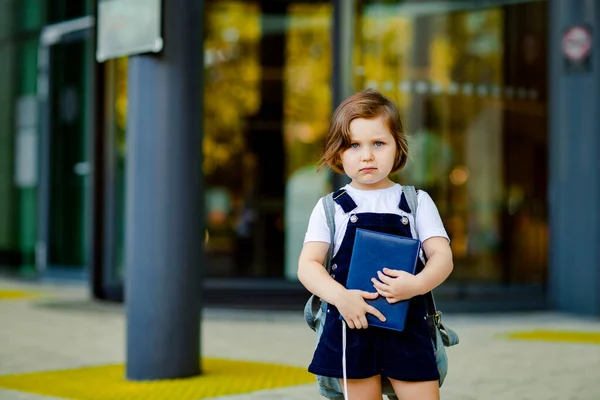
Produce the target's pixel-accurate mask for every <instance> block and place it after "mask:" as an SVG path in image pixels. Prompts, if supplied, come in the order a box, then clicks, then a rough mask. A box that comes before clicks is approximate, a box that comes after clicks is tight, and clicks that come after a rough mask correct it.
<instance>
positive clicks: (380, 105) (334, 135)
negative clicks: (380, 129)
mask: <svg viewBox="0 0 600 400" xmlns="http://www.w3.org/2000/svg"><path fill="white" fill-rule="evenodd" d="M380 116H382V117H383V118H384V121H385V123H386V125H387V127H388V129H389V130H390V133H391V134H392V136H393V137H394V141H395V142H396V162H395V163H394V167H393V168H392V171H391V173H394V172H397V171H399V170H401V169H402V168H403V167H404V166H405V165H406V160H407V158H408V140H407V138H406V134H405V133H404V128H403V126H402V121H401V120H400V113H399V112H398V108H397V107H396V106H395V105H394V103H392V102H391V101H390V100H389V99H388V98H387V97H385V96H384V95H382V94H381V93H379V92H378V91H377V90H375V89H367V90H364V91H362V92H358V93H355V94H353V95H352V96H350V97H348V98H347V99H346V100H344V101H343V102H342V103H341V104H340V105H339V106H338V107H337V108H336V110H335V112H334V113H333V116H332V117H331V122H330V124H329V133H328V135H327V140H326V141H325V152H324V153H323V156H322V157H321V160H320V162H319V166H323V165H328V166H329V167H330V168H331V169H332V170H334V171H335V172H337V173H339V174H343V173H344V167H343V166H342V157H341V154H342V153H343V152H344V151H346V150H347V149H348V148H349V147H350V144H351V142H350V123H351V122H352V121H353V120H355V119H357V118H364V119H372V118H377V117H380Z"/></svg>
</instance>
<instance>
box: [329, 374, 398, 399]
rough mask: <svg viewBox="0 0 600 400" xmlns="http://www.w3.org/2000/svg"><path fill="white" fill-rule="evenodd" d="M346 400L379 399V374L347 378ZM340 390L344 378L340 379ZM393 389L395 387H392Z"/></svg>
mask: <svg viewBox="0 0 600 400" xmlns="http://www.w3.org/2000/svg"><path fill="white" fill-rule="evenodd" d="M346 382H347V383H348V400H381V399H382V395H381V376H380V375H376V376H372V377H370V378H366V379H348V380H346ZM340 385H341V386H342V390H343V389H344V380H343V379H340ZM394 390H395V389H394Z"/></svg>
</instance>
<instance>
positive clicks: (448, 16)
mask: <svg viewBox="0 0 600 400" xmlns="http://www.w3.org/2000/svg"><path fill="white" fill-rule="evenodd" d="M480 4H481V2H477V1H471V2H469V1H467V2H410V1H403V2H399V1H385V2H384V1H361V2H360V3H359V10H358V12H357V21H356V37H355V49H354V51H355V66H354V82H355V87H356V88H357V89H360V88H367V87H374V88H377V89H379V90H381V91H382V92H383V93H384V94H385V95H387V96H389V97H390V98H392V99H394V100H396V101H397V103H398V104H399V105H400V110H401V114H402V116H403V118H404V121H405V127H406V130H407V132H408V133H409V135H410V141H411V146H410V150H411V153H412V154H411V157H410V161H409V163H408V165H407V168H406V169H405V170H403V171H402V172H401V173H400V174H399V175H398V177H397V179H398V180H399V181H400V182H407V183H409V184H413V185H415V186H417V187H419V188H422V189H424V190H426V191H428V192H429V193H430V194H431V195H432V197H433V199H434V200H435V201H436V204H437V205H438V208H439V210H440V213H441V215H442V218H443V220H444V222H445V225H446V228H447V230H448V233H449V235H450V237H451V246H452V251H453V254H454V260H455V270H454V272H453V274H452V277H451V280H454V281H460V282H482V283H512V284H515V283H544V282H545V278H546V271H547V266H548V260H547V254H548V222H547V179H548V178H547V166H548V140H547V136H548V132H547V111H546V109H547V67H546V63H547V61H546V60H547V44H546V37H547V21H548V15H547V3H546V2H544V1H531V2H514V1H505V2H503V1H496V2H487V4H486V7H482V6H481V5H480Z"/></svg>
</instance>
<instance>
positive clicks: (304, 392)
mask: <svg viewBox="0 0 600 400" xmlns="http://www.w3.org/2000/svg"><path fill="white" fill-rule="evenodd" d="M15 291H16V292H15ZM3 294H4V295H3ZM23 296H24V297H23ZM0 316H1V320H0V321H1V322H0V399H15V400H34V399H38V400H39V399H46V400H47V399H53V398H54V399H57V398H74V399H82V400H85V399H88V398H89V399H92V398H96V397H86V396H83V395H82V396H83V397H65V396H64V395H61V396H46V395H40V393H46V394H47V393H49V392H48V390H50V389H49V388H50V387H51V386H52V387H56V386H60V384H59V383H57V382H60V380H57V379H60V373H61V372H60V371H62V370H66V369H77V368H83V367H90V366H106V365H114V364H123V363H124V361H125V357H124V355H125V317H124V314H123V308H122V306H121V305H118V304H104V303H99V302H94V301H91V300H89V294H88V291H87V288H85V287H78V286H57V285H47V284H46V285H37V284H35V285H30V284H29V285H28V284H23V283H15V282H11V281H5V280H4V281H3V280H0ZM444 321H445V322H446V323H448V324H449V325H450V326H452V328H453V329H454V330H456V331H457V332H458V333H459V335H460V339H461V343H460V344H459V345H458V346H456V347H453V348H450V349H448V356H449V359H450V371H449V374H448V377H447V378H446V382H445V384H444V387H443V388H442V399H448V400H458V399H464V400H472V399H485V400H494V399H507V400H515V399H532V400H534V399H535V400H537V399H544V400H551V399H557V400H558V399H561V400H562V399H590V400H592V399H600V320H598V319H589V318H579V317H574V316H568V315H561V314H555V313H533V314H532V313H527V314H517V313H515V314H493V315H445V316H444ZM541 330H543V331H552V332H554V331H557V332H558V333H552V332H546V333H544V332H538V333H535V334H533V336H534V339H536V340H519V339H514V338H509V337H508V335H510V334H513V333H516V332H531V331H541ZM566 331H568V332H573V333H572V334H569V335H567V334H561V332H566ZM586 332H587V333H591V334H589V335H585V333H586ZM313 335H314V334H313V332H312V331H311V330H310V329H309V328H308V327H307V326H306V325H305V323H304V320H303V318H302V310H298V312H294V313H289V312H287V313H286V312H271V311H269V312H267V311H234V310H215V309H206V310H205V311H204V317H203V321H202V357H203V358H210V359H219V360H230V361H231V360H237V361H253V362H264V363H269V367H268V368H271V369H270V370H269V371H271V372H269V373H268V374H266V376H265V377H259V378H260V379H257V378H256V377H255V378H253V381H256V382H259V383H260V384H264V385H265V386H263V387H269V386H268V385H271V382H269V379H275V378H274V376H275V375H276V374H278V373H280V372H281V373H282V374H283V375H281V376H282V377H283V378H281V379H282V380H280V382H279V383H277V385H279V386H281V387H278V388H274V389H270V390H258V391H253V392H246V393H243V394H237V395H227V396H220V397H214V396H212V397H203V398H214V399H220V400H226V399H227V400H258V399H260V400H270V399H283V400H300V399H302V400H305V399H318V398H320V397H319V396H318V393H317V390H316V385H315V384H314V383H312V381H311V380H312V376H310V375H308V374H307V373H306V372H305V369H306V366H307V365H308V363H309V362H310V359H311V356H312V354H311V352H312V349H313V348H314V341H315V338H314V336H313ZM540 338H541V339H544V338H546V339H552V341H548V340H537V339H540ZM561 340H568V341H561ZM586 341H587V343H585V342H586ZM225 362H227V361H225ZM272 364H276V365H275V366H273V365H272ZM257 365H259V364H257ZM111 368H116V367H111ZM257 368H258V369H257V370H256V371H254V372H255V373H257V374H260V371H259V370H260V368H262V367H257ZM286 368H287V369H286ZM251 369H252V368H247V371H248V372H251V371H250V370H251ZM87 370H88V375H87V376H88V377H90V379H95V378H96V377H95V376H94V373H92V374H91V375H90V373H89V370H90V369H89V368H88V369H87ZM56 371H59V372H56ZM92 371H93V370H92ZM119 371H120V370H119ZM245 371H246V370H245ZM31 372H51V373H49V374H48V375H44V374H40V375H35V376H33V375H32V377H31V379H30V381H31V382H33V383H31V384H30V385H29V386H27V387H28V388H29V387H30V386H31V389H27V390H25V391H24V390H19V391H16V390H12V389H14V387H15V386H14V385H16V383H15V382H20V381H21V380H22V379H21V378H22V377H13V376H12V375H14V374H23V373H31ZM244 374H245V372H244ZM96 375H100V373H97V374H96ZM57 376H59V378H56V377H57ZM81 376H83V375H81ZM44 377H51V378H52V379H50V378H44ZM291 377H293V379H296V381H295V382H309V383H307V384H302V385H298V384H295V385H293V386H286V385H289V384H290V382H293V379H292V378H291ZM263 378H264V379H263ZM44 379H47V382H46V381H45V380H44ZM77 379H80V378H77ZM204 379H205V380H204V381H203V382H209V379H212V378H211V375H210V374H208V375H207V376H206V377H205V378H204ZM261 379H262V380H261ZM232 381H233V379H231V380H230V381H226V382H232ZM45 382H46V383H45ZM188 383H190V382H189V381H188ZM191 383H193V382H191ZM232 384H235V383H232ZM44 385H46V386H47V387H45V386H44ZM220 385H221V386H223V385H224V383H221V384H220ZM257 385H259V384H257ZM273 385H274V386H273V387H276V386H275V384H273ZM259 386H260V385H259ZM9 388H12V389H9ZM256 388H258V386H256ZM67 389H68V388H65V390H67ZM103 389H106V390H107V388H103ZM53 390H54V389H53ZM56 390H58V389H56ZM36 393H37V394H36ZM114 393H117V392H114ZM168 393H171V394H170V395H164V394H163V395H162V397H157V396H154V397H153V398H173V399H177V398H179V397H177V395H175V394H174V392H172V391H171V392H168ZM119 396H120V395H117V394H114V395H112V397H110V398H114V399H117V398H123V399H129V398H132V399H133V398H134V397H128V396H123V397H119ZM165 396H166V397H165ZM107 398H108V397H107ZM136 398H137V397H136ZM188 398H190V397H185V399H188Z"/></svg>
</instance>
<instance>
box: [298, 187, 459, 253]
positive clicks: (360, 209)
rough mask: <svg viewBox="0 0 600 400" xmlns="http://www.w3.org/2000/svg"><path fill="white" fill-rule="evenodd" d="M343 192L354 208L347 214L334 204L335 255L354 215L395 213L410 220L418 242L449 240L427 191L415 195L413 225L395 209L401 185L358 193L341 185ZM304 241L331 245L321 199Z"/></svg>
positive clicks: (309, 222)
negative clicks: (347, 195) (437, 238)
mask: <svg viewBox="0 0 600 400" xmlns="http://www.w3.org/2000/svg"><path fill="white" fill-rule="evenodd" d="M344 189H346V192H347V193H348V194H349V195H350V197H352V200H354V202H355V203H356V205H357V207H356V208H355V209H354V210H353V211H351V212H349V213H347V214H346V213H345V212H344V210H343V209H342V207H341V206H340V205H339V204H337V203H335V249H334V255H335V254H336V253H337V252H338V250H339V249H340V246H341V245H342V241H343V239H344V235H345V234H346V227H347V226H348V221H349V219H350V215H351V214H355V213H356V214H360V213H379V214H397V215H400V216H406V217H408V219H409V221H410V226H411V229H412V230H413V231H412V232H413V236H414V229H415V226H416V230H417V233H418V238H419V239H420V240H421V242H425V241H426V240H427V239H429V238H430V237H434V236H441V237H444V238H446V239H447V240H448V241H450V239H449V238H448V234H447V233H446V229H445V228H444V224H443V223H442V219H441V218H440V214H439V212H438V210H437V207H436V206H435V203H434V202H433V200H432V199H431V197H430V196H429V195H428V194H427V192H425V191H423V190H419V192H418V194H417V200H418V206H417V207H418V212H417V216H418V218H417V223H416V224H415V222H414V219H413V217H412V215H411V214H409V213H406V212H404V211H403V210H401V209H400V207H399V206H398V205H399V204H400V198H401V196H402V186H400V185H399V184H395V185H393V186H391V187H389V188H385V189H378V190H360V189H356V188H353V187H352V186H350V185H346V186H344ZM306 242H325V243H330V239H329V227H328V226H327V218H326V216H325V208H324V207H323V199H320V200H319V202H318V203H317V205H316V206H315V208H314V209H313V211H312V214H311V216H310V220H309V221H308V228H307V230H306V235H305V236H304V243H306Z"/></svg>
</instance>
